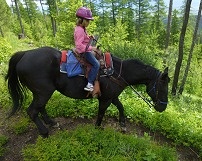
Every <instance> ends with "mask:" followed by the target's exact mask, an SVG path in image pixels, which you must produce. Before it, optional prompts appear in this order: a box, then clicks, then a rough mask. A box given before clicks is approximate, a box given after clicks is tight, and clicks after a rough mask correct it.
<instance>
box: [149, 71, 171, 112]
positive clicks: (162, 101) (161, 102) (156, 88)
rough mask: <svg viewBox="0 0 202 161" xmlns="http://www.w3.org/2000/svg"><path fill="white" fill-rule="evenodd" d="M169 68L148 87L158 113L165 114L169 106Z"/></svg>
mask: <svg viewBox="0 0 202 161" xmlns="http://www.w3.org/2000/svg"><path fill="white" fill-rule="evenodd" d="M169 81H170V78H169V77H168V68H166V69H165V70H164V72H163V73H160V72H159V74H158V76H157V78H156V79H155V80H154V81H151V82H150V83H149V84H148V85H147V93H148V95H149V96H150V97H151V98H152V101H153V103H154V108H155V110H156V111H159V112H163V111H164V110H165V109H166V107H167V104H168V83H169Z"/></svg>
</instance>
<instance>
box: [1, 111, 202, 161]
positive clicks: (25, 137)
mask: <svg viewBox="0 0 202 161" xmlns="http://www.w3.org/2000/svg"><path fill="white" fill-rule="evenodd" d="M15 117H20V116H17V115H16V116H15ZM4 118H5V113H4V112H3V110H2V108H0V135H5V136H8V137H9V141H8V143H7V144H6V145H5V146H4V148H6V152H5V154H4V156H3V157H0V160H1V161H22V160H23V158H22V154H21V150H22V148H24V147H26V145H28V144H33V143H35V142H36V139H37V137H38V135H39V133H38V131H37V129H36V127H35V126H34V124H33V123H31V124H30V125H29V126H30V127H29V130H28V131H27V132H25V133H23V134H20V135H16V134H15V133H13V132H12V130H10V129H9V128H8V127H9V126H8V125H9V121H8V120H7V121H5V119H4ZM55 121H57V122H58V123H59V124H60V128H61V129H63V130H64V129H66V130H73V129H75V128H76V127H77V126H78V125H86V124H91V125H94V123H95V118H94V119H86V118H70V117H68V118H64V117H59V118H55ZM126 125H127V134H129V133H134V132H135V133H136V134H137V135H138V136H139V137H142V136H143V135H144V132H147V133H148V134H149V135H150V136H151V139H152V140H154V141H156V142H158V143H159V144H167V145H169V146H170V147H176V149H177V153H178V156H179V159H178V161H200V159H199V158H198V156H197V151H196V150H193V149H192V148H189V147H184V146H175V145H174V143H173V141H172V140H171V139H167V138H166V137H164V136H163V135H161V134H160V133H158V132H155V133H153V132H151V131H150V130H149V129H147V128H145V127H143V126H142V125H137V124H135V123H132V122H130V121H128V120H127V121H126ZM103 126H104V127H111V128H114V129H117V130H118V129H119V126H118V121H117V119H116V118H110V117H105V120H104V121H103ZM58 130H60V129H58V128H55V129H50V135H53V134H54V133H55V132H57V131H58Z"/></svg>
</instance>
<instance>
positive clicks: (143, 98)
mask: <svg viewBox="0 0 202 161" xmlns="http://www.w3.org/2000/svg"><path fill="white" fill-rule="evenodd" d="M122 64H123V62H122V60H121V65H120V69H119V74H118V76H117V78H118V79H119V78H121V79H122V80H123V81H124V83H125V84H126V85H127V86H129V87H130V88H131V89H132V90H133V91H134V92H135V93H136V94H137V95H138V96H139V97H140V98H141V99H142V100H143V101H145V102H146V103H147V104H148V105H149V107H150V108H151V107H154V106H156V105H157V104H163V105H167V104H168V102H165V101H161V100H160V99H158V96H159V82H160V79H161V77H162V73H161V72H160V71H158V73H157V77H156V81H155V82H154V85H153V86H152V88H151V89H150V90H149V92H147V94H149V93H150V92H152V91H153V90H154V92H155V95H156V100H157V101H156V102H153V103H152V100H150V99H148V98H146V97H145V96H143V95H141V94H140V93H138V92H137V91H136V90H135V88H134V87H133V86H132V85H130V84H129V83H128V82H127V81H126V80H125V79H124V78H123V77H121V74H122V66H123V65H122ZM114 79H115V78H114ZM116 80H117V79H116ZM118 84H120V83H118Z"/></svg>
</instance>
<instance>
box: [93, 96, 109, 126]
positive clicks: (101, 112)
mask: <svg viewBox="0 0 202 161" xmlns="http://www.w3.org/2000/svg"><path fill="white" fill-rule="evenodd" d="M111 102H112V100H111V99H110V100H99V109H98V116H97V121H96V123H95V126H96V127H100V126H101V123H102V119H103V117H104V114H105V111H106V109H107V108H108V107H109V105H110V104H111Z"/></svg>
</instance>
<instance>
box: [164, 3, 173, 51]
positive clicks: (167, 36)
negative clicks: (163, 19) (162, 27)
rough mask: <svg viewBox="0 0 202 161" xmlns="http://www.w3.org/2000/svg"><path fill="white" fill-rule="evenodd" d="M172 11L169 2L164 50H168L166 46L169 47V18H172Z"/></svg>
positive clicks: (171, 5) (171, 4)
mask: <svg viewBox="0 0 202 161" xmlns="http://www.w3.org/2000/svg"><path fill="white" fill-rule="evenodd" d="M172 9H173V0H170V4H169V13H168V24H167V34H166V43H165V50H167V49H168V45H169V39H170V25H171V18H172Z"/></svg>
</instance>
